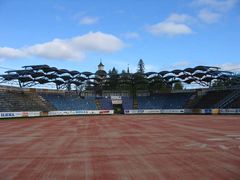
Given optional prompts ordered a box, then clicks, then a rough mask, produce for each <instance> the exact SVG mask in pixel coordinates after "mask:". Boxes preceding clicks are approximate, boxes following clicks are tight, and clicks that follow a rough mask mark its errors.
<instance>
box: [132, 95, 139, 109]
mask: <svg viewBox="0 0 240 180" xmlns="http://www.w3.org/2000/svg"><path fill="white" fill-rule="evenodd" d="M133 109H138V100H137V98H136V97H134V98H133Z"/></svg>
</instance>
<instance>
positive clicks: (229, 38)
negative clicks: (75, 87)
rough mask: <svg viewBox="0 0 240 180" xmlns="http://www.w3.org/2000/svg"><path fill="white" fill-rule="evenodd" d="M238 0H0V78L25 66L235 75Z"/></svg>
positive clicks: (239, 55)
mask: <svg viewBox="0 0 240 180" xmlns="http://www.w3.org/2000/svg"><path fill="white" fill-rule="evenodd" d="M239 1H240V0H171V1H163V0H131V1H130V0H118V1H110V0H109V1H106V0H91V1H84V0H42V1H39V0H0V73H1V74H2V73H4V72H5V71H6V70H8V69H21V67H22V66H24V65H37V64H47V65H49V66H54V67H57V68H65V69H69V70H78V71H80V72H81V71H95V70H96V68H97V65H98V64H99V62H100V60H102V63H103V64H104V65H105V70H106V71H108V70H109V69H111V68H113V67H116V69H118V71H119V72H121V71H122V70H123V69H124V70H126V69H127V67H128V66H129V68H130V71H131V72H135V71H136V69H137V63H138V61H139V59H143V61H144V63H145V69H146V71H156V72H158V71H161V70H173V69H183V68H186V67H195V66H197V65H213V66H219V67H222V69H223V70H233V71H240V2H239Z"/></svg>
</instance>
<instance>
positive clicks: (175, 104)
mask: <svg viewBox="0 0 240 180" xmlns="http://www.w3.org/2000/svg"><path fill="white" fill-rule="evenodd" d="M191 96H192V93H172V94H161V95H158V96H147V97H146V96H145V97H144V96H143V97H137V101H138V109H183V108H185V106H186V103H187V102H188V100H189V98H190V97H191Z"/></svg>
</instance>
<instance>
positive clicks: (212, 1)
mask: <svg viewBox="0 0 240 180" xmlns="http://www.w3.org/2000/svg"><path fill="white" fill-rule="evenodd" d="M237 3H238V0H195V1H193V4H195V5H197V6H202V7H205V8H206V7H207V8H211V9H214V10H216V11H222V12H226V11H229V10H230V9H232V8H233V7H234V6H235V5H236V4H237Z"/></svg>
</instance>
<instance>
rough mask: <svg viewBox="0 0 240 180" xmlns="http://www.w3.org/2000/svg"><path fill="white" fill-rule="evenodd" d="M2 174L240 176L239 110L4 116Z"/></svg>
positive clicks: (11, 176)
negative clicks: (209, 113) (223, 112)
mask: <svg viewBox="0 0 240 180" xmlns="http://www.w3.org/2000/svg"><path fill="white" fill-rule="evenodd" d="M0 179H1V180H3V179H24V180H26V179H77V180H81V179H100V180H101V179H102V180H111V179H136V180H141V179H149V180H154V179H191V180H192V179H240V116H194V115H188V116H185V115H180V116H178V115H144V116H139V115H134V116H87V117H84V116H78V117H73V116H71V117H53V118H36V119H31V120H30V119H26V120H24V119H20V120H6V121H5V120H3V121H0Z"/></svg>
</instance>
